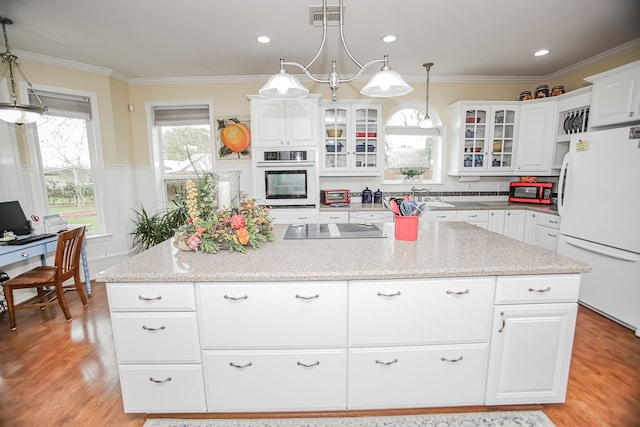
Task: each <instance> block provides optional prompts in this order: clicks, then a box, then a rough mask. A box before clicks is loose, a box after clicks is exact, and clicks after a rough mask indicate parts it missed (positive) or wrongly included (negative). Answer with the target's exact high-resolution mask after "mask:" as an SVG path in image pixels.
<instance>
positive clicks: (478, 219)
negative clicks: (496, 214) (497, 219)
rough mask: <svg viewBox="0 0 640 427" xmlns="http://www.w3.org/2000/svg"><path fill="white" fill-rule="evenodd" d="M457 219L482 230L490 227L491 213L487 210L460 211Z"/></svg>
mask: <svg viewBox="0 0 640 427" xmlns="http://www.w3.org/2000/svg"><path fill="white" fill-rule="evenodd" d="M456 218H457V220H458V221H464V222H468V223H469V224H472V225H476V226H478V227H482V228H487V227H488V226H489V211H486V210H470V211H458V214H457V215H456Z"/></svg>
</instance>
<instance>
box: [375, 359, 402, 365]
mask: <svg viewBox="0 0 640 427" xmlns="http://www.w3.org/2000/svg"><path fill="white" fill-rule="evenodd" d="M376 363H377V364H378V365H393V364H394V363H398V359H393V360H392V361H391V362H383V361H382V360H380V359H376Z"/></svg>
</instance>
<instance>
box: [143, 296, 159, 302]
mask: <svg viewBox="0 0 640 427" xmlns="http://www.w3.org/2000/svg"><path fill="white" fill-rule="evenodd" d="M138 299H139V300H140V301H160V300H161V299H162V296H161V295H158V296H157V297H151V298H149V297H143V296H142V295H138Z"/></svg>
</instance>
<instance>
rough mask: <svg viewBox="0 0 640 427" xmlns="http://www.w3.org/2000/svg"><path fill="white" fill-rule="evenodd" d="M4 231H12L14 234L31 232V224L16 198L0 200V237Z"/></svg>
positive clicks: (23, 234) (22, 234) (19, 234)
mask: <svg viewBox="0 0 640 427" xmlns="http://www.w3.org/2000/svg"><path fill="white" fill-rule="evenodd" d="M5 231H13V234H15V235H16V236H25V235H29V234H31V224H30V223H29V220H28V219H27V217H26V216H25V215H24V211H23V210H22V207H21V206H20V203H19V202H18V201H17V200H14V201H11V202H0V237H2V235H3V234H4V232H5Z"/></svg>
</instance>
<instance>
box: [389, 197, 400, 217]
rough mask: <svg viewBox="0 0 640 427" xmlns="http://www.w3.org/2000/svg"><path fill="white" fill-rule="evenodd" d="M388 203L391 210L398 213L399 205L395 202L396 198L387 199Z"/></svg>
mask: <svg viewBox="0 0 640 427" xmlns="http://www.w3.org/2000/svg"><path fill="white" fill-rule="evenodd" d="M389 205H390V206H391V210H392V211H393V213H394V214H396V215H400V207H399V206H398V203H396V199H391V200H389Z"/></svg>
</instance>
